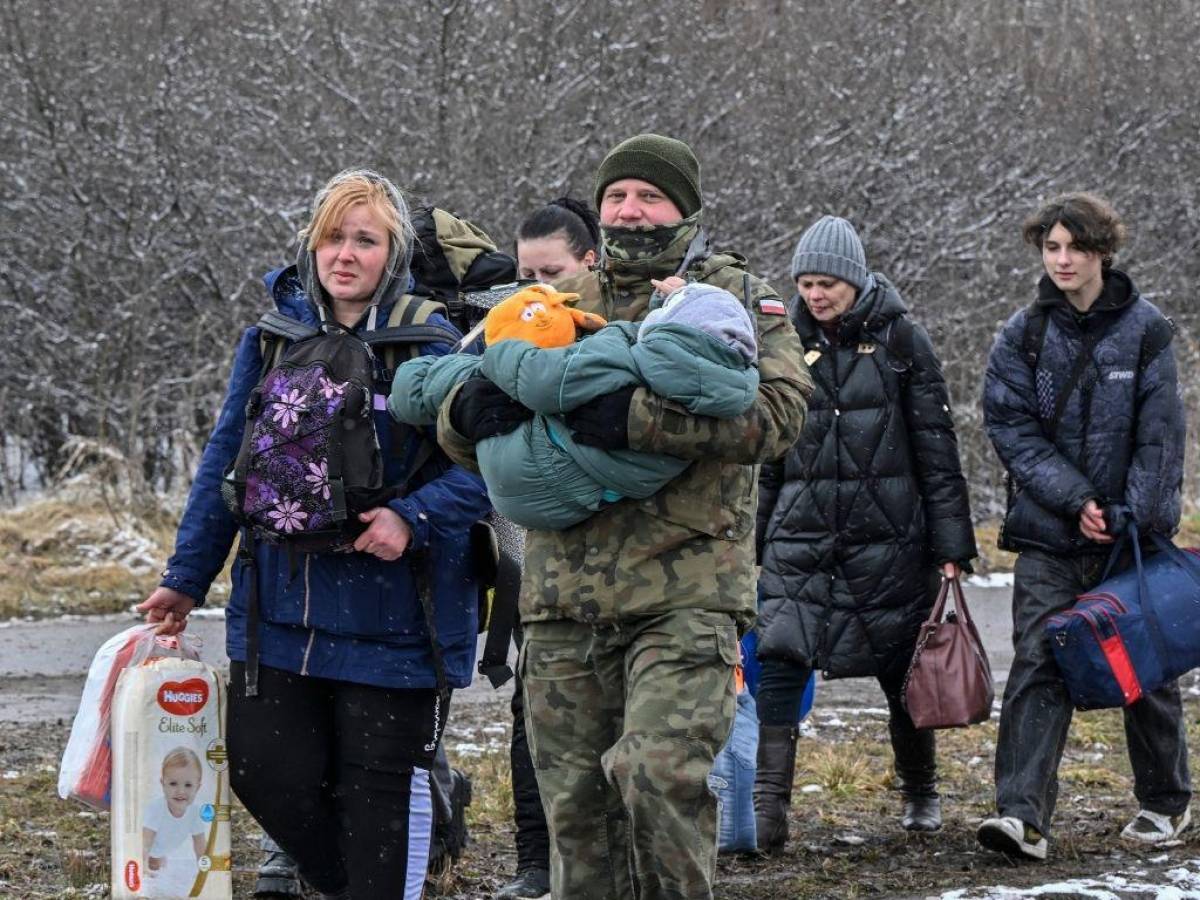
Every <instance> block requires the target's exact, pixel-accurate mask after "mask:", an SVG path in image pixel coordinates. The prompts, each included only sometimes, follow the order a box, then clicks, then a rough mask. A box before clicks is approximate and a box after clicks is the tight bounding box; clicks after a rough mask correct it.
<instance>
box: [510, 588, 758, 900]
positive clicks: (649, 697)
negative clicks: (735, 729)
mask: <svg viewBox="0 0 1200 900" xmlns="http://www.w3.org/2000/svg"><path fill="white" fill-rule="evenodd" d="M736 662H737V629H736V626H735V625H734V621H733V617H732V616H730V615H728V614H727V613H719V612H710V611H700V610H694V609H691V610H678V611H674V612H669V613H664V614H662V615H655V616H647V617H644V618H636V619H627V620H622V621H620V622H618V623H609V624H604V625H596V626H592V625H587V624H584V623H582V622H574V621H567V620H558V621H551V622H530V623H528V624H526V625H525V646H524V648H523V649H522V653H521V669H522V676H523V678H524V683H525V721H526V727H527V729H528V734H529V749H530V752H531V754H532V756H533V764H534V768H535V769H536V771H537V780H538V787H539V789H540V790H541V793H542V804H543V805H544V806H545V809H546V818H547V821H548V823H549V826H550V847H551V854H550V882H551V886H552V890H553V896H554V897H555V898H564V900H565V898H570V900H629V898H631V897H634V898H639V900H710V898H711V897H712V884H713V878H714V876H715V874H716V864H717V801H716V798H715V797H714V796H713V795H712V794H711V793H710V792H709V789H708V782H707V779H708V773H709V771H710V770H711V769H712V764H713V757H714V756H715V755H716V754H717V752H718V751H719V750H720V749H721V747H722V746H723V745H724V743H725V740H726V738H727V737H728V736H729V731H730V729H731V728H732V726H733V714H734V706H735V700H734V687H733V670H734V665H735V664H736Z"/></svg>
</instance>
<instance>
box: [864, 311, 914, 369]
mask: <svg viewBox="0 0 1200 900" xmlns="http://www.w3.org/2000/svg"><path fill="white" fill-rule="evenodd" d="M874 336H875V339H876V340H877V341H878V342H879V343H880V344H881V345H883V348H884V349H885V350H887V353H888V367H889V368H890V369H891V370H892V371H893V372H898V373H900V374H901V375H907V374H908V372H909V371H910V370H911V369H912V367H913V357H914V356H915V355H916V326H914V325H913V321H912V319H910V318H909V317H908V313H902V314H901V315H898V316H896V317H895V318H894V319H889V320H888V323H887V325H885V326H884V327H883V330H882V331H880V332H875V333H874Z"/></svg>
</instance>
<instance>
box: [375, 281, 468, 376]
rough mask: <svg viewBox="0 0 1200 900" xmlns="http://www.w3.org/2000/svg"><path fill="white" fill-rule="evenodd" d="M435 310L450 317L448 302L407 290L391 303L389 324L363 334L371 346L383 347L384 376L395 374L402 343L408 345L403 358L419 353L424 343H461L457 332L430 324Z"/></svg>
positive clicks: (415, 356)
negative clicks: (393, 303) (414, 293)
mask: <svg viewBox="0 0 1200 900" xmlns="http://www.w3.org/2000/svg"><path fill="white" fill-rule="evenodd" d="M435 313H437V314H438V315H441V316H442V317H443V318H446V319H448V318H449V313H447V312H446V304H444V303H441V302H439V301H437V300H434V299H433V298H432V297H424V296H420V297H418V296H414V295H412V294H405V295H404V296H403V297H401V298H400V299H399V300H397V301H396V303H395V305H394V306H392V311H391V312H390V313H388V319H387V324H386V325H384V327H383V328H377V329H375V330H374V331H371V332H368V333H367V334H365V335H364V336H363V340H365V341H366V342H367V343H368V344H370V345H371V349H372V350H375V349H376V347H379V348H381V350H382V352H381V353H380V357H381V358H382V360H383V367H384V380H386V381H391V379H392V376H393V375H395V374H396V366H397V363H398V361H399V354H398V352H397V351H398V349H399V347H400V346H405V347H406V349H407V353H406V355H405V357H404V358H405V359H406V360H408V359H416V358H417V356H419V355H420V352H419V350H418V347H419V345H421V344H431V343H443V344H450V345H451V346H453V345H454V344H456V343H458V335H457V334H455V333H454V332H453V331H451V330H450V329H449V328H443V327H441V326H438V325H430V324H428V322H429V317H430V316H432V315H433V314H435Z"/></svg>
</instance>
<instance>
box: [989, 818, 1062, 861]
mask: <svg viewBox="0 0 1200 900" xmlns="http://www.w3.org/2000/svg"><path fill="white" fill-rule="evenodd" d="M975 836H976V838H978V840H979V843H980V844H982V845H983V846H984V847H987V848H988V849H989V850H995V851H996V852H997V853H1003V854H1005V855H1006V856H1018V855H1019V856H1026V857H1028V858H1029V859H1045V858H1046V846H1047V843H1046V839H1045V838H1044V837H1042V835H1041V832H1039V831H1038V830H1037V829H1036V828H1034V827H1033V826H1032V825H1027V824H1025V823H1024V822H1022V821H1021V820H1020V819H1018V818H1016V817H1015V816H1000V817H998V818H994V819H984V820H983V824H982V825H980V826H979V831H978V832H976V834H975Z"/></svg>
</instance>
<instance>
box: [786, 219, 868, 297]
mask: <svg viewBox="0 0 1200 900" xmlns="http://www.w3.org/2000/svg"><path fill="white" fill-rule="evenodd" d="M801 275H832V276H833V277H834V278H840V279H842V281H845V282H846V283H847V284H852V285H854V286H855V287H856V288H858V289H859V290H860V291H861V290H862V289H863V288H864V287H866V286H867V282H868V281H869V280H870V275H871V273H870V271H869V270H868V269H867V255H866V253H864V252H863V245H862V241H860V240H859V239H858V232H857V231H855V230H854V226H853V225H851V224H850V223H849V222H847V221H846V220H845V219H839V218H838V217H837V216H822V217H821V218H820V219H818V220H817V221H816V222H815V223H814V224H812V225H810V226H809V227H808V230H807V231H806V232H804V234H802V235H801V236H800V241H799V243H797V244H796V252H795V253H794V254H793V255H792V280H793V281H795V280H796V279H797V278H799V277H800V276H801Z"/></svg>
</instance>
